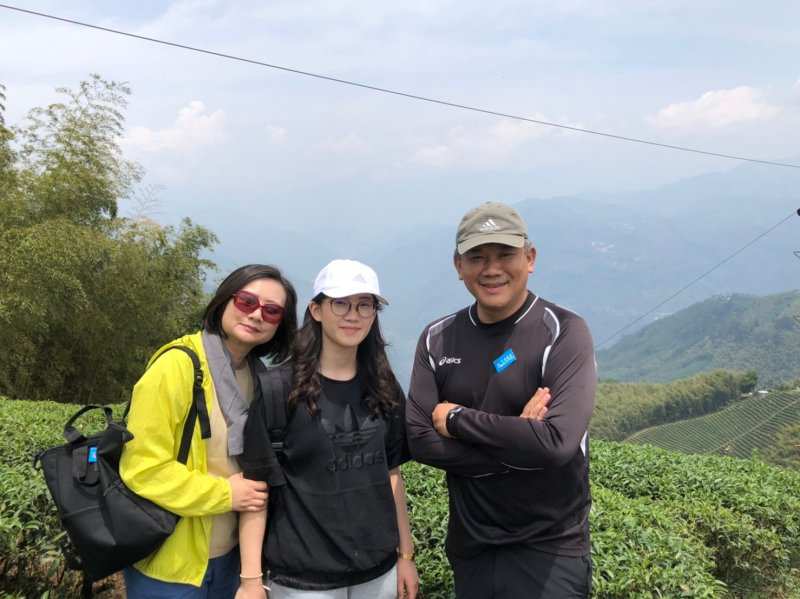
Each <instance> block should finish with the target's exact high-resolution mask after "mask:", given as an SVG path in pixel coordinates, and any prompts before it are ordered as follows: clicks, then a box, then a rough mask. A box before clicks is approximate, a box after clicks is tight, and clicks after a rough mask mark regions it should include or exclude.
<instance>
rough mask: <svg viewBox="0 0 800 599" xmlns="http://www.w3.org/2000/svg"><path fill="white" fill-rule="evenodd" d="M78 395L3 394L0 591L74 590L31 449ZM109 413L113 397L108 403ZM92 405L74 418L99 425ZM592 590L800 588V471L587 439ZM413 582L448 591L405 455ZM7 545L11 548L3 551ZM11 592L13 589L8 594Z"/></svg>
mask: <svg viewBox="0 0 800 599" xmlns="http://www.w3.org/2000/svg"><path fill="white" fill-rule="evenodd" d="M78 407H79V406H77V405H66V404H58V403H55V402H33V401H15V400H9V399H3V398H0V430H3V431H4V434H3V435H2V436H0V555H2V556H3V558H2V559H0V592H2V591H14V592H18V593H21V594H22V595H21V596H39V595H41V594H42V593H43V592H44V591H46V590H48V589H50V590H52V592H54V593H55V594H56V596H63V597H71V596H75V594H74V593H75V588H76V585H77V582H78V581H77V578H76V576H75V575H74V573H71V572H69V571H65V570H64V563H63V559H62V557H61V555H60V553H59V552H58V551H57V548H58V546H59V544H60V543H61V542H63V540H64V539H63V533H62V532H61V528H60V524H59V522H58V518H57V515H56V511H55V507H54V506H53V505H52V502H51V501H50V498H49V495H48V494H47V490H46V487H45V485H44V481H43V477H42V475H41V473H40V472H37V471H35V470H34V469H33V468H32V466H31V459H32V454H34V453H35V452H36V451H38V450H40V449H43V448H46V447H49V446H52V445H55V444H58V443H61V442H62V441H61V438H60V436H61V431H62V428H63V425H64V422H65V421H66V420H67V418H68V417H69V416H71V415H72V414H73V413H74V411H76V410H77V409H78ZM116 409H117V415H119V410H120V409H121V406H117V407H116ZM101 418H102V415H101V414H99V413H98V414H96V415H95V416H94V418H89V419H88V420H85V421H81V422H82V423H83V424H82V430H86V431H87V432H88V431H92V430H96V429H97V428H99V427H100V426H101ZM591 456H592V494H593V506H592V514H591V520H590V523H591V529H592V549H593V553H592V559H593V563H594V571H593V588H594V591H593V597H597V598H603V599H623V598H625V599H627V598H631V597H641V598H650V597H708V598H715V597H720V598H721V597H766V596H769V597H776V598H777V597H791V596H793V595H792V593H793V592H794V591H795V590H797V589H798V588H800V586H799V585H798V583H800V576H798V572H797V571H796V570H792V568H793V567H794V568H796V567H797V565H798V561H799V560H800V474H797V473H794V472H791V471H788V470H783V469H780V468H774V467H770V466H768V465H766V464H764V463H761V462H758V461H753V460H738V459H733V458H725V457H718V456H692V455H683V454H675V453H670V452H666V451H663V450H659V449H656V448H651V447H647V446H637V445H631V444H628V443H613V442H604V441H593V442H592V446H591ZM403 474H404V477H405V479H406V487H407V490H408V503H409V512H410V515H411V522H412V534H413V535H414V543H415V547H416V552H417V566H418V569H419V573H420V577H421V585H422V589H423V592H424V593H425V597H427V598H428V599H449V598H451V597H452V596H453V583H452V576H451V573H450V568H449V564H448V562H447V559H446V557H445V555H444V539H445V536H446V533H447V519H448V502H447V489H446V485H445V481H444V476H443V475H442V473H441V471H438V470H435V469H432V468H429V467H427V466H422V465H420V464H416V463H409V464H406V465H404V466H403ZM12 549H13V550H12ZM12 596H13V595H12Z"/></svg>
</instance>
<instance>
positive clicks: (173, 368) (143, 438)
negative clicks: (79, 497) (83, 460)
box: [119, 333, 231, 586]
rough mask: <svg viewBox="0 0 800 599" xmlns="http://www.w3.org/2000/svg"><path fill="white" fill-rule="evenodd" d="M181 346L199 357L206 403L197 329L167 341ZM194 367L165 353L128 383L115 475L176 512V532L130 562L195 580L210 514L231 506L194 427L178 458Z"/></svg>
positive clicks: (179, 355) (169, 578)
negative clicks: (126, 434) (126, 437)
mask: <svg viewBox="0 0 800 599" xmlns="http://www.w3.org/2000/svg"><path fill="white" fill-rule="evenodd" d="M173 345H185V346H187V347H189V348H191V349H193V350H194V351H195V353H197V356H198V357H199V358H200V366H201V369H202V371H203V389H204V390H205V396H206V407H207V408H208V413H209V414H210V413H211V407H212V402H214V401H216V399H215V397H216V396H215V392H214V383H213V381H212V380H211V373H210V372H209V368H208V362H207V361H206V355H205V351H204V350H203V343H202V339H201V333H195V334H193V335H186V336H184V337H181V338H179V339H176V340H174V341H172V342H170V343H167V344H166V345H164V346H163V347H162V348H161V349H159V350H158V352H156V354H154V355H157V354H158V353H159V352H161V351H162V350H163V349H165V348H167V347H171V346H173ZM193 382H194V372H193V368H192V362H191V360H190V359H189V356H187V355H186V354H184V353H183V352H180V351H170V352H167V353H166V354H164V355H163V356H161V357H159V358H158V359H157V360H156V361H155V362H153V358H150V363H149V364H148V368H147V371H146V372H145V373H144V375H142V378H141V379H139V381H138V382H137V383H136V386H135V387H134V388H133V396H132V400H131V411H130V414H129V415H128V429H129V430H130V431H131V433H133V436H134V438H133V439H132V440H131V441H129V442H128V443H126V444H125V447H124V450H123V453H122V459H121V461H120V466H119V470H120V476H121V477H122V480H123V482H124V483H125V484H126V485H127V486H128V487H129V488H130V489H131V490H132V491H133V492H134V493H136V494H138V495H141V496H142V497H145V498H147V499H149V500H151V501H152V502H154V503H156V504H158V505H160V506H161V507H163V508H165V509H168V510H169V511H171V512H173V513H175V514H178V515H179V516H181V519H180V520H179V521H178V524H177V526H176V527H175V531H174V532H173V533H172V534H171V535H170V536H169V537H168V538H167V540H166V541H165V542H164V544H163V545H161V547H160V548H159V549H158V550H156V551H155V552H154V553H152V554H151V555H150V556H148V557H146V558H144V559H143V560H141V561H139V562H137V563H136V564H135V567H136V568H137V569H138V570H139V571H140V572H142V573H143V574H145V575H146V576H150V577H151V578H155V579H158V580H163V581H166V582H178V583H184V584H191V585H194V586H200V585H201V583H202V581H203V576H204V575H205V572H206V566H207V565H208V556H209V543H210V538H211V516H214V515H217V514H223V513H225V512H229V511H231V488H230V483H228V481H227V480H226V479H224V478H217V477H214V476H211V475H209V474H207V471H208V470H207V462H206V444H205V441H203V440H202V439H201V438H200V427H199V425H196V426H195V429H194V436H193V437H192V445H191V450H190V451H189V459H188V460H187V462H186V465H185V466H184V465H183V464H181V463H179V462H178V461H177V456H178V449H179V447H180V441H181V434H182V432H183V424H184V422H185V420H186V416H187V414H188V413H189V407H190V405H191V401H192V385H193Z"/></svg>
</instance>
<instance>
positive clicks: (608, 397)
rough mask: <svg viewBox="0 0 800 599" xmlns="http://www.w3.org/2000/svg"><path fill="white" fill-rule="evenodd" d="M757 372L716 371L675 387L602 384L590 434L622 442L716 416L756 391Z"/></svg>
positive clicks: (667, 385)
mask: <svg viewBox="0 0 800 599" xmlns="http://www.w3.org/2000/svg"><path fill="white" fill-rule="evenodd" d="M755 384H756V374H755V373H754V372H730V371H726V370H716V371H714V372H705V373H703V374H698V375H695V376H693V377H691V378H688V379H682V380H679V381H673V382H671V383H616V382H609V381H605V382H602V381H601V382H600V384H599V385H598V387H597V405H596V406H595V410H594V415H593V416H592V422H591V424H590V426H589V431H590V434H591V435H592V436H593V437H594V438H595V439H606V440H609V441H622V440H623V439H625V438H626V437H629V436H630V435H631V434H633V433H635V432H636V431H640V430H642V429H644V428H647V427H650V426H655V425H657V424H664V423H666V422H675V421H677V420H684V419H686V418H694V417H696V416H703V415H704V414H708V413H710V412H715V411H717V410H720V409H722V408H724V407H725V406H727V405H729V404H731V403H733V402H735V401H738V400H739V399H741V397H742V394H744V393H748V392H750V391H752V390H753V388H754V387H755Z"/></svg>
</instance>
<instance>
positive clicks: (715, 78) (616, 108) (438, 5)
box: [0, 0, 800, 252]
mask: <svg viewBox="0 0 800 599" xmlns="http://www.w3.org/2000/svg"><path fill="white" fill-rule="evenodd" d="M17 5H18V6H20V7H23V8H27V9H30V10H35V11H42V12H50V13H52V14H55V15H58V16H63V17H67V18H72V19H77V20H83V21H88V22H91V23H94V24H98V25H102V26H106V27H112V28H116V29H123V30H126V31H130V32H133V33H137V34H140V35H145V36H151V37H157V38H162V39H165V40H170V41H174V42H178V43H182V44H187V45H192V46H199V47H203V48H206V49H210V50H215V51H219V52H225V53H229V54H234V55H238V56H242V57H246V58H252V59H256V60H260V61H264V62H268V63H273V64H278V65H283V66H288V67H292V68H297V69H302V70H307V71H312V72H316V73H322V74H326V75H330V76H334V77H340V78H345V79H351V80H354V81H359V82H363V83H368V84H372V85H376V86H382V87H387V88H391V89H396V90H400V91H405V92H410V93H415V94H419V95H425V96H431V97H435V98H440V99H444V100H448V101H452V102H457V103H462V104H469V105H474V106H480V107H485V108H489V109H492V110H495V111H500V112H505V113H512V114H518V115H522V116H526V117H529V118H535V119H540V120H548V121H554V122H558V123H563V124H566V125H571V126H578V127H585V128H590V129H595V130H600V131H606V132H612V133H616V134H620V135H625V136H632V137H641V138H646V139H652V140H655V141H660V142H664V143H668V144H676V145H688V146H692V147H697V148H702V149H706V150H709V151H714V152H723V153H732V154H740V155H748V156H752V157H755V158H760V159H767V160H793V159H794V160H798V159H800V148H798V139H800V136H798V135H797V131H798V127H799V126H800V63H798V60H797V57H798V56H800V35H797V23H799V22H800V3H798V2H796V1H795V0H786V1H777V0H776V1H766V2H759V3H734V2H730V1H729V0H707V1H701V2H698V1H697V0H691V1H690V0H613V1H611V0H586V1H584V0H563V1H560V2H552V1H548V2H544V1H530V0H528V1H509V2H495V3H486V2H477V1H473V0H459V1H458V2H456V1H454V0H424V1H422V0H408V1H406V2H403V3H388V2H356V1H354V0H343V1H329V0H325V1H323V0H310V1H304V2H296V1H293V0H289V1H284V0H276V1H269V2H264V1H258V2H256V1H246V0H243V1H241V2H221V1H215V0H183V1H176V2H154V1H141V2H115V1H108V2H102V3H98V2H88V1H83V0H77V1H74V2H70V3H63V2H55V1H48V0H39V1H33V2H26V1H21V0H20V2H19V3H18V4H17ZM90 73H99V74H100V75H102V76H103V77H105V78H108V79H114V80H119V81H127V82H129V84H130V86H131V87H132V89H133V95H132V97H131V99H130V105H129V111H128V115H127V130H126V134H125V136H124V138H123V139H122V140H121V144H122V147H123V148H124V151H125V153H126V155H127V156H128V157H130V158H132V159H134V160H136V161H138V162H139V163H141V164H142V165H143V166H144V167H145V169H146V173H147V175H146V177H145V181H144V184H145V185H147V186H150V187H151V188H152V189H156V190H158V191H157V193H158V198H159V204H158V208H157V214H155V215H154V216H155V217H156V218H157V219H159V220H162V221H164V222H176V221H177V220H178V219H179V218H180V217H182V216H190V217H192V218H193V220H195V221H196V222H199V223H200V224H204V225H206V226H208V227H210V228H212V229H213V230H215V231H216V232H217V233H218V235H219V236H220V238H221V246H220V247H221V249H222V251H223V252H224V248H225V245H226V243H227V241H228V240H232V239H234V238H236V237H237V236H240V235H241V234H242V231H245V233H244V234H245V235H253V236H257V228H254V227H266V228H277V229H281V230H284V231H289V232H291V231H299V230H303V229H305V228H307V227H309V225H310V224H313V227H312V228H315V229H324V228H325V227H326V226H328V227H330V230H331V231H332V232H334V233H333V234H336V235H343V236H347V235H348V231H351V232H352V231H353V230H354V229H358V230H359V231H360V232H359V233H358V234H354V233H353V234H352V237H353V239H358V238H360V237H361V238H365V239H366V238H372V239H374V238H380V237H383V236H386V237H387V238H388V237H391V236H393V235H397V234H400V233H401V232H402V231H403V230H419V229H423V228H425V227H429V226H433V225H441V224H452V225H453V227H455V223H456V222H457V220H458V218H459V216H460V215H461V214H462V213H463V212H464V211H465V210H467V209H468V208H469V207H471V206H473V205H475V204H477V203H479V202H482V201H487V200H503V201H507V202H509V203H514V202H519V201H522V200H525V199H528V198H531V197H560V196H571V195H576V194H580V195H582V196H583V197H588V198H591V197H592V195H593V194H597V195H600V194H605V195H606V196H607V195H608V194H612V195H613V194H615V193H624V192H627V191H632V190H636V189H646V188H651V187H656V186H659V185H663V184H666V183H670V182H674V181H677V180H680V179H683V178H686V177H691V176H695V175H699V174H703V173H711V172H717V171H724V170H727V169H732V168H734V167H735V166H737V163H735V162H731V161H727V160H723V159H718V158H709V157H703V156H697V155H692V154H685V153H679V152H674V151H668V150H664V149H658V148H650V147H646V146H642V145H638V144H630V143H622V142H618V141H611V140H607V139H602V138H597V137H593V136H587V135H584V134H580V133H575V132H568V131H564V130H560V129H554V128H548V127H543V126H537V125H532V124H529V123H522V122H518V121H513V120H509V119H503V118H499V117H494V116H487V115H482V114H475V113H471V112H467V111H463V110H456V109H453V108H447V107H443V106H436V105H432V104H426V103H421V102H416V101H411V100H408V99H404V98H399V97H395V96H388V95H383V94H378V93H375V92H372V91H367V90H363V89H357V88H353V87H347V86H342V85H338V84H334V83H330V82H325V81H319V80H314V79H309V78H305V77H300V76H297V75H292V74H289V73H285V72H280V71H276V70H273V69H266V68H261V67H257V66H253V65H249V64H243V63H238V62H232V61H228V60H223V59H220V58H215V57H210V56H205V55H199V54H195V53H191V52H187V51H184V50H178V49H174V48H168V47H164V46H160V45H155V44H150V43H146V42H142V41H138V40H132V39H127V38H124V37H120V36H116V35H112V34H109V33H104V32H98V31H91V30H88V29H84V28H80V27H77V26H74V25H68V24H64V23H57V22H54V21H50V20H45V19H42V18H40V17H34V16H30V15H24V14H19V13H16V12H12V11H9V10H6V9H0V82H2V83H4V84H5V86H6V88H7V90H6V95H7V100H6V104H7V111H6V112H7V115H6V119H7V121H8V122H10V123H17V122H20V121H21V120H22V119H23V118H24V115H25V113H26V112H27V111H28V110H29V109H30V108H32V107H34V106H38V105H43V104H46V103H48V102H51V101H54V100H55V99H56V98H57V96H56V94H55V92H54V89H55V88H56V87H58V86H75V85H77V83H78V82H79V81H80V80H81V79H83V78H86V77H87V76H88V75H89V74H90ZM764 168H769V167H764ZM254 242H255V241H254ZM237 247H238V246H237Z"/></svg>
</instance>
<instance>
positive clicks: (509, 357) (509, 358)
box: [492, 349, 517, 372]
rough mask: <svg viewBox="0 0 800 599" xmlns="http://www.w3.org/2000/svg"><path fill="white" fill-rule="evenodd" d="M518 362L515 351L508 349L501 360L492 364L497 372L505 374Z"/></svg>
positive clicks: (501, 356) (498, 359)
mask: <svg viewBox="0 0 800 599" xmlns="http://www.w3.org/2000/svg"><path fill="white" fill-rule="evenodd" d="M516 361H517V356H515V355H514V350H513V349H507V350H506V351H504V352H503V353H502V354H501V355H500V357H499V358H497V359H496V360H495V361H494V362H492V364H494V369H495V370H496V371H497V372H503V371H504V370H505V369H506V368H508V367H509V366H511V365H512V364H513V363H514V362H516Z"/></svg>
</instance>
